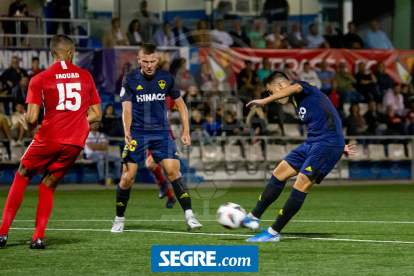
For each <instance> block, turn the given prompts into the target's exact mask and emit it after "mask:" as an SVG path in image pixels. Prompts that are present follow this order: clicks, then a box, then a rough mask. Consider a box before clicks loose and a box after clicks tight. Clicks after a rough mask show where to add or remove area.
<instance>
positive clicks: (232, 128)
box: [221, 111, 242, 136]
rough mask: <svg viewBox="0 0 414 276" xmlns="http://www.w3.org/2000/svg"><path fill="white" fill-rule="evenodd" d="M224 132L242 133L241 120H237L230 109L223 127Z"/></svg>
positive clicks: (227, 134)
mask: <svg viewBox="0 0 414 276" xmlns="http://www.w3.org/2000/svg"><path fill="white" fill-rule="evenodd" d="M221 131H222V134H223V135H225V136H239V135H242V129H241V122H240V121H238V120H236V118H235V117H234V114H233V113H232V112H230V111H227V113H226V121H225V122H224V124H223V125H222V127H221Z"/></svg>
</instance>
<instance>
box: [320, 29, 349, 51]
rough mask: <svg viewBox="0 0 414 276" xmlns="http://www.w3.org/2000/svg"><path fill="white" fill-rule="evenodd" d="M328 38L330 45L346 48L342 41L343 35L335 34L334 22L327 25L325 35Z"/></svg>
mask: <svg viewBox="0 0 414 276" xmlns="http://www.w3.org/2000/svg"><path fill="white" fill-rule="evenodd" d="M323 37H324V38H325V40H326V42H328V43H329V46H330V47H331V48H336V49H339V48H344V45H343V43H342V36H341V35H338V34H337V35H335V34H334V28H333V25H332V23H329V24H328V25H326V27H325V35H324V36H323Z"/></svg>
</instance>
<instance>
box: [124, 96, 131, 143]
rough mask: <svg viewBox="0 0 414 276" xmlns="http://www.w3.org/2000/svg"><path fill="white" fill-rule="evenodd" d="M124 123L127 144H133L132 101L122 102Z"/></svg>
mask: <svg viewBox="0 0 414 276" xmlns="http://www.w3.org/2000/svg"><path fill="white" fill-rule="evenodd" d="M122 123H123V125H124V132H125V144H126V145H128V146H130V145H131V123H132V102H122Z"/></svg>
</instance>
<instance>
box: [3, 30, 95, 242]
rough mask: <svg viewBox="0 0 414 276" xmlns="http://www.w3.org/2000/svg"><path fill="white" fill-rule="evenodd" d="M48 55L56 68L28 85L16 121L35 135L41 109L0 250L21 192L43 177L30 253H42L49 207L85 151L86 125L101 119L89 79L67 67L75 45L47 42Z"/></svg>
mask: <svg viewBox="0 0 414 276" xmlns="http://www.w3.org/2000/svg"><path fill="white" fill-rule="evenodd" d="M50 51H51V54H52V57H53V61H54V63H53V65H52V66H51V67H50V68H49V69H47V70H46V71H43V72H42V73H40V74H38V75H36V76H34V77H33V78H32V79H31V81H30V84H29V90H28V92H27V99H26V103H27V104H28V105H29V106H28V110H27V114H24V115H23V116H22V117H21V119H20V122H21V123H22V124H23V125H24V126H25V128H26V129H30V130H33V129H35V128H36V126H37V120H38V116H39V110H40V106H41V105H42V103H43V105H44V108H45V115H44V120H43V122H42V126H41V127H40V129H39V130H38V132H37V133H36V135H35V137H34V139H33V141H32V142H31V143H30V145H29V147H28V148H27V150H26V152H25V153H24V155H23V157H22V159H21V164H20V167H19V170H18V171H17V172H16V175H15V178H14V181H13V185H12V187H11V188H10V191H9V195H8V197H7V201H6V206H5V207H4V210H3V218H2V222H1V227H0V248H2V247H4V246H5V245H6V242H7V238H8V233H9V229H10V226H11V224H12V222H13V219H14V217H15V215H16V212H17V210H18V209H19V207H20V204H21V202H22V200H23V194H24V190H25V189H26V186H27V185H28V184H29V182H30V180H31V179H32V178H33V176H35V175H36V174H37V173H44V174H43V178H42V183H40V186H39V203H38V205H37V213H36V231H35V233H34V235H33V238H32V243H31V244H30V248H31V249H44V248H45V244H44V235H45V229H46V224H47V221H48V219H49V216H50V213H51V211H52V207H53V192H54V191H55V188H56V187H57V185H58V184H59V182H60V180H61V179H62V178H63V177H64V176H65V174H66V173H67V172H68V171H69V169H70V168H71V167H72V165H73V164H74V163H75V161H76V159H77V158H78V156H79V154H80V152H81V151H82V149H83V147H84V146H85V141H86V138H87V136H88V133H89V124H91V123H94V122H97V121H100V120H101V117H102V111H101V105H100V102H101V99H100V98H99V95H98V92H97V91H96V87H95V83H94V82H93V79H92V76H91V75H90V74H89V72H88V71H86V70H83V69H80V68H79V67H76V66H75V65H73V64H72V63H71V62H72V59H73V56H74V52H75V44H74V43H73V41H72V40H71V39H70V38H69V37H68V36H65V35H56V36H54V37H53V38H52V40H51V42H50Z"/></svg>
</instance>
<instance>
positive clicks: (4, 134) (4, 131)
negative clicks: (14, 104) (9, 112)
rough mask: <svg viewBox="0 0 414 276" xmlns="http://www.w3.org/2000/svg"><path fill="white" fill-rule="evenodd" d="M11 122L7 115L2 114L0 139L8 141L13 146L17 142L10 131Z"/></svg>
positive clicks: (0, 118)
mask: <svg viewBox="0 0 414 276" xmlns="http://www.w3.org/2000/svg"><path fill="white" fill-rule="evenodd" d="M10 126H11V121H10V118H9V117H8V116H6V114H3V113H0V139H7V140H9V142H10V143H13V146H14V145H15V144H16V142H15V141H14V140H13V135H12V132H11V129H10Z"/></svg>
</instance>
